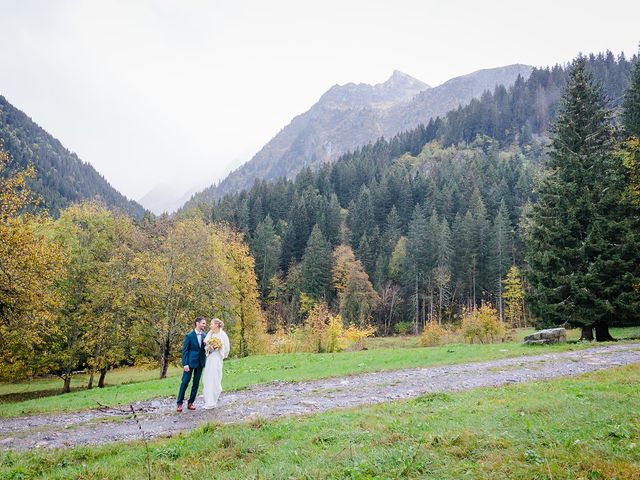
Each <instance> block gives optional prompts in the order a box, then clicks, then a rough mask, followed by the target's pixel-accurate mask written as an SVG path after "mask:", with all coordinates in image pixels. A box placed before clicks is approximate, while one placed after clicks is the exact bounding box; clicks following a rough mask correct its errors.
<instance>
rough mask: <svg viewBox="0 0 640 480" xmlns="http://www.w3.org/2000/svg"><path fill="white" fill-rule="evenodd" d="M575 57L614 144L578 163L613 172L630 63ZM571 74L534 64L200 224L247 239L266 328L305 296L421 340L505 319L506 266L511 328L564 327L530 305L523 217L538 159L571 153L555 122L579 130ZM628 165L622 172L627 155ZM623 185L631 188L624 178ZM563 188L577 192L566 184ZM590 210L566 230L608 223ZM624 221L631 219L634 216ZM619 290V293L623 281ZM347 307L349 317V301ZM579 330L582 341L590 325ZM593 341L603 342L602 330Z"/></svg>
mask: <svg viewBox="0 0 640 480" xmlns="http://www.w3.org/2000/svg"><path fill="white" fill-rule="evenodd" d="M576 62H578V63H579V65H581V66H582V67H581V68H583V69H584V70H585V72H586V73H585V75H587V76H588V79H587V80H584V82H585V84H586V85H587V86H588V88H589V89H594V91H597V92H598V94H597V98H594V99H593V102H594V104H597V109H599V110H598V111H602V112H606V115H605V117H603V118H602V119H601V124H600V125H598V126H597V128H601V129H605V130H606V132H607V133H606V135H607V136H608V137H607V138H610V140H608V141H607V142H605V143H604V144H603V145H600V146H598V147H597V148H596V147H594V148H596V149H595V150H594V151H588V152H585V153H584V155H583V154H581V155H582V156H586V157H590V156H592V155H595V154H598V155H600V154H602V155H605V156H607V158H615V161H616V162H617V165H622V163H623V162H624V160H623V159H622V157H624V156H625V155H624V154H623V153H621V151H625V147H621V145H622V143H623V142H624V139H626V138H627V137H628V136H629V135H630V132H634V126H633V125H634V122H637V120H633V118H634V117H633V115H634V114H632V113H629V112H632V111H634V109H635V108H637V105H638V103H637V99H636V98H634V97H633V95H634V93H633V92H634V91H636V90H637V85H636V84H635V83H633V82H634V81H635V82H637V76H638V73H637V72H638V67H637V65H638V62H637V57H636V56H634V57H633V58H632V59H631V60H627V59H625V57H624V56H623V55H620V56H618V57H617V58H616V57H615V56H614V55H613V54H612V53H611V52H607V53H606V54H599V55H590V56H588V57H580V58H579V60H576ZM634 65H636V67H635V68H634ZM574 68H575V62H574V64H571V65H567V66H565V67H561V66H555V67H553V68H546V69H534V71H533V72H532V74H531V77H530V78H529V79H527V80H524V79H521V78H520V79H518V80H517V81H516V83H515V84H514V85H513V86H512V87H511V88H509V89H505V88H504V87H502V86H498V87H496V89H495V91H494V92H493V93H489V92H486V93H485V94H484V95H483V96H482V97H481V98H480V99H478V100H474V101H472V102H471V103H470V104H469V105H468V106H466V107H460V108H458V109H457V110H454V111H452V112H450V113H449V114H448V115H446V116H445V118H442V119H440V118H437V119H434V120H432V121H431V122H429V124H428V125H426V126H419V127H418V128H416V129H414V130H412V131H408V132H405V133H402V134H399V135H397V136H396V137H394V138H392V139H389V140H385V139H380V140H379V141H377V142H375V143H374V144H370V145H366V146H363V147H362V148H360V149H358V150H357V151H355V152H352V153H349V154H346V155H344V156H343V157H341V158H340V160H339V161H337V162H336V163H334V164H331V165H325V166H324V167H322V168H320V169H319V170H318V171H315V172H314V171H311V170H309V169H307V170H305V171H303V172H301V173H300V174H299V175H298V176H297V177H296V178H295V180H293V181H289V180H286V179H281V180H280V181H277V182H275V183H270V184H267V183H265V182H256V184H255V185H254V187H253V188H252V189H250V190H249V191H244V192H241V193H238V194H235V195H227V196H225V197H224V198H222V199H220V200H219V201H217V202H216V203H215V204H213V205H200V206H199V209H200V211H201V212H202V216H203V218H204V219H205V220H206V221H213V222H223V223H227V224H229V225H232V226H233V227H234V228H236V229H238V230H239V231H241V232H243V234H244V235H245V238H246V239H247V241H248V243H249V245H250V247H251V252H252V255H253V256H254V258H255V261H256V274H257V277H258V285H259V289H260V296H261V300H262V303H263V306H264V308H265V310H266V312H267V318H268V325H269V329H270V330H275V329H277V328H278V326H281V325H285V326H287V327H288V326H290V325H296V324H299V323H300V322H302V321H303V313H302V312H304V305H301V303H302V304H304V302H305V301H306V299H307V297H310V298H311V299H312V300H313V301H316V302H317V301H322V302H326V304H327V305H328V306H329V307H330V308H331V309H332V310H334V311H339V312H341V313H342V315H343V317H344V320H345V321H347V322H355V323H359V324H363V323H368V322H369V321H373V322H374V324H375V326H376V328H377V329H378V331H379V333H381V334H389V333H392V332H393V331H394V329H395V331H407V330H409V329H412V330H413V331H414V332H417V331H418V330H420V329H421V328H423V327H424V326H425V325H426V324H428V323H429V322H434V321H435V322H437V323H439V324H440V323H443V322H444V323H447V322H456V321H458V320H459V318H460V314H461V313H462V312H463V311H464V310H470V309H474V308H476V307H480V306H481V305H482V304H483V303H488V304H491V305H493V306H494V307H495V309H496V310H497V311H498V313H499V315H500V317H501V319H502V320H504V319H505V299H504V298H503V292H504V288H505V280H506V278H507V275H508V272H509V271H510V270H511V269H512V268H514V270H512V274H513V275H514V278H516V279H518V281H519V283H520V287H519V288H521V289H522V290H523V292H524V293H526V294H527V295H528V299H529V301H528V302H527V303H526V305H523V308H522V309H521V313H519V314H518V318H512V319H510V320H509V322H510V323H511V324H512V326H518V325H523V324H524V323H525V322H529V323H535V324H539V325H552V324H559V323H563V321H562V318H559V317H555V318H552V317H551V316H547V315H541V313H542V312H543V311H544V309H541V308H536V306H535V303H536V302H535V301H534V299H535V298H537V297H536V295H535V294H534V290H535V289H536V286H535V285H534V283H535V281H536V280H535V279H534V278H533V277H532V278H529V275H528V273H527V272H528V265H529V260H530V259H529V258H528V257H527V249H526V240H527V238H526V236H527V233H526V227H527V225H528V224H531V223H532V222H534V219H535V217H536V215H537V214H539V212H538V213H536V211H535V209H533V208H534V205H536V203H537V202H538V201H539V195H540V193H541V192H540V190H539V188H540V186H541V185H542V184H544V179H545V178H547V176H548V175H549V171H550V169H556V168H558V167H557V166H553V167H552V166H551V165H554V164H553V163H548V157H551V158H554V155H555V156H557V157H558V158H559V159H560V160H558V161H557V162H558V163H557V165H560V164H561V163H562V162H563V161H566V157H567V155H569V154H572V152H567V151H566V147H563V148H565V150H564V151H563V150H562V148H561V147H560V144H561V143H562V142H564V141H565V139H564V138H558V136H559V135H560V134H561V129H560V128H559V127H558V126H559V125H561V124H562V122H574V121H577V120H576V119H573V118H562V116H564V117H570V114H571V113H572V112H571V111H569V110H570V109H571V108H572V107H571V105H570V101H571V99H570V98H568V96H569V95H570V92H568V90H567V89H566V88H565V85H566V84H567V83H570V75H571V72H572V69H574ZM633 72H635V73H633ZM592 77H593V78H592ZM632 77H633V80H631V84H630V79H631V78H632ZM629 85H630V86H629ZM587 86H584V88H585V89H587ZM625 89H626V91H627V93H626V96H625ZM563 91H564V92H565V97H566V98H564V100H562V99H561V96H562V93H563ZM625 98H626V101H623V100H624V99H625ZM563 108H564V109H565V110H562V109H563ZM594 108H596V107H594ZM559 110H560V111H561V115H560V114H559V113H558V111H559ZM620 112H623V113H622V114H620ZM621 122H622V123H624V126H622V123H621ZM586 128H587V127H585V129H586ZM589 128H596V126H594V125H589ZM563 135H568V136H569V137H571V138H570V140H571V141H572V142H578V143H579V142H580V141H581V140H580V138H574V137H575V136H580V135H582V136H583V137H584V138H582V141H585V138H590V137H585V136H586V135H590V133H585V132H568V133H566V132H565V133H564V134H563ZM632 142H633V141H631V143H628V142H627V143H625V145H627V146H628V145H633V143H632ZM629 155H631V154H629ZM629 155H627V157H629ZM631 157H632V155H631ZM631 157H629V158H631ZM563 159H565V160H563ZM626 162H627V164H628V165H631V164H632V163H633V160H627V161H626ZM574 168H577V166H576V165H573V166H571V167H570V169H571V170H572V171H573V169H574ZM580 168H586V167H584V166H583V165H580ZM602 168H605V167H604V166H603V167H602ZM606 168H610V166H609V167H606ZM596 172H598V177H597V178H591V179H590V180H589V181H591V182H595V181H596V180H597V181H602V180H603V178H604V177H606V175H605V174H604V173H603V172H604V170H602V169H598V170H596ZM623 173H624V172H623ZM623 173H620V172H618V173H617V174H616V175H618V176H620V175H623V176H624V175H626V176H627V177H629V175H633V173H632V172H631V170H627V171H626V173H624V174H623ZM572 175H576V176H577V175H578V171H574V172H573V173H572ZM612 175H613V174H612ZM636 175H637V173H636ZM612 178H614V177H613V176H612V177H611V179H612ZM619 178H620V179H623V177H619ZM636 178H637V177H636ZM571 180H572V181H573V182H577V181H578V180H577V178H573V179H571ZM566 181H567V179H565V182H566ZM581 181H582V182H583V184H581V185H580V188H581V189H584V190H582V191H581V192H584V193H586V192H587V190H588V189H589V188H590V185H589V184H588V183H584V182H586V181H587V180H585V179H583V180H581ZM623 182H624V183H625V184H626V185H629V184H630V183H629V182H630V179H629V178H626V180H625V179H623ZM607 187H608V186H607V185H605V187H603V188H607ZM562 188H567V189H569V190H571V189H575V188H576V187H575V185H570V184H563V186H562ZM627 188H628V187H627ZM621 189H623V187H622V186H621V185H616V189H615V190H611V191H615V192H617V193H619V194H620V196H621V197H622V196H624V195H625V194H624V193H623V191H622V190H621ZM623 190H624V189H623ZM581 192H579V191H573V195H574V196H575V197H576V198H571V197H568V198H571V200H572V201H573V200H577V199H579V198H580V195H581ZM625 198H626V197H625ZM591 201H594V202H595V201H596V199H591ZM627 203H628V202H627ZM556 208H558V206H556ZM593 208H595V207H593ZM593 208H591V207H589V208H585V211H584V212H582V214H583V215H584V216H586V217H585V218H583V219H580V221H581V222H583V223H585V225H583V226H582V227H581V228H582V229H583V230H584V231H582V232H580V233H578V232H571V233H573V234H575V235H579V236H581V237H584V236H588V235H589V233H587V230H588V229H590V228H591V225H590V224H588V222H587V221H586V218H589V216H591V215H605V216H608V215H612V214H613V212H611V211H609V209H608V208H609V207H607V208H605V207H604V206H601V208H604V209H605V210H604V211H601V212H598V211H596V210H594V209H593ZM629 208H631V209H633V207H629ZM532 209H533V210H532ZM589 209H590V210H589ZM619 214H620V215H623V214H622V213H619ZM624 216H628V217H630V218H632V219H634V220H637V218H638V217H637V210H633V211H631V210H630V211H627V212H626V214H624ZM538 221H540V218H538ZM565 221H568V219H565ZM627 223H629V222H627ZM625 229H626V230H625V231H626V232H627V234H628V236H627V237H626V238H625V240H624V242H625V244H626V245H627V246H628V247H629V249H632V248H633V245H636V243H635V242H636V241H637V235H635V234H634V231H633V228H632V227H631V225H625ZM635 232H636V233H637V232H638V230H635ZM529 243H532V242H529ZM545 248H551V246H550V245H545ZM582 253H583V254H584V252H582ZM531 254H532V255H533V256H535V255H534V254H535V252H531ZM627 255H631V256H633V255H632V253H628V254H627ZM346 259H348V260H346ZM637 260H638V259H637V258H633V259H632V258H626V260H625V262H626V263H625V267H624V268H627V267H629V268H631V267H632V266H633V265H634V264H633V262H634V261H636V263H635V265H636V266H637V265H638V262H637ZM345 261H346V262H348V263H349V265H350V267H349V268H350V270H351V271H352V272H353V274H352V277H351V278H349V279H347V281H346V284H347V285H348V287H347V288H343V287H338V286H337V285H336V284H335V281H334V282H332V268H333V269H334V270H335V268H340V267H339V266H340V264H342V263H344V262H345ZM618 267H619V268H623V267H622V266H621V265H619V266H618ZM585 268H587V267H585ZM548 273H549V272H548ZM625 273H626V271H625ZM525 274H526V275H525ZM617 274H622V270H620V271H618V272H617ZM628 275H629V276H634V275H637V272H634V273H632V272H629V273H628ZM333 276H335V275H333ZM624 281H625V285H627V288H629V287H628V286H629V285H631V283H632V280H631V279H630V278H626V279H625V280H624ZM630 282H631V283H630ZM594 287H595V285H594ZM573 288H577V287H575V286H574V287H573ZM589 288H592V287H589ZM636 297H637V295H635V296H634V294H633V293H632V292H628V295H627V296H626V297H625V298H627V300H628V301H629V302H631V303H629V305H631V304H633V303H634V302H635V301H637V298H636ZM632 298H633V299H634V300H633V301H631V299H632ZM611 301H612V300H611V299H607V300H606V302H611ZM354 304H357V305H359V308H353V307H351V306H350V305H354ZM301 307H303V308H301ZM607 308H608V309H609V314H608V315H609V318H608V320H607V322H608V324H611V325H619V324H625V323H626V322H631V321H637V318H636V317H635V316H634V315H633V314H632V313H630V312H628V311H627V312H626V313H625V314H624V315H621V314H619V312H617V311H616V313H615V314H613V311H614V307H613V306H611V305H608V306H607ZM559 310H560V311H561V310H562V309H559ZM547 313H548V312H547ZM580 317H581V318H582V320H578V319H576V320H575V322H576V323H577V324H578V325H583V324H585V323H586V324H588V325H589V326H591V320H590V319H589V317H590V314H589V313H588V312H582V313H580ZM632 318H634V320H631V319H632ZM408 323H410V326H409V325H408ZM584 334H585V336H586V337H587V338H589V337H590V333H589V331H588V330H587V329H586V328H585V331H584ZM601 336H602V338H606V337H607V333H606V331H605V330H602V331H601ZM599 338H600V337H599Z"/></svg>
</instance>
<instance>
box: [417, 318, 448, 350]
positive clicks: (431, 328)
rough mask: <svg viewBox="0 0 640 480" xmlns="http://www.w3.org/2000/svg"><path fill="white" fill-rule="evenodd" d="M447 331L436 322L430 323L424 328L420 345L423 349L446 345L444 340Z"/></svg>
mask: <svg viewBox="0 0 640 480" xmlns="http://www.w3.org/2000/svg"><path fill="white" fill-rule="evenodd" d="M446 335H447V331H446V330H445V329H444V328H443V327H442V326H441V325H438V324H437V323H436V322H429V323H427V325H426V326H425V327H424V330H423V331H422V335H421V336H420V345H422V346H423V347H435V346H436V345H440V344H441V343H444V342H443V340H444V339H445V338H446Z"/></svg>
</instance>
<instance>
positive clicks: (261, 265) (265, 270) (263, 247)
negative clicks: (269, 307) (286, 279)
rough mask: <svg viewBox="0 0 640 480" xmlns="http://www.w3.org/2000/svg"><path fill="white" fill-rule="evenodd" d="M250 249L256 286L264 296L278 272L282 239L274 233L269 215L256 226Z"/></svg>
mask: <svg viewBox="0 0 640 480" xmlns="http://www.w3.org/2000/svg"><path fill="white" fill-rule="evenodd" d="M251 249H252V253H253V256H254V258H255V260H256V264H255V269H256V275H257V277H258V287H259V288H260V294H261V295H262V297H263V298H264V297H265V296H266V294H267V289H268V287H269V282H270V280H271V278H273V276H274V275H276V273H277V272H278V266H279V262H280V255H281V254H282V240H281V238H280V236H279V235H278V234H277V233H276V230H275V228H274V225H273V221H272V220H271V216H270V215H267V216H266V217H265V219H264V220H263V221H262V222H260V223H259V224H258V226H257V227H256V231H255V233H254V235H253V240H252V242H251Z"/></svg>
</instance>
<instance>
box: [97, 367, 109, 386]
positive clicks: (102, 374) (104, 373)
mask: <svg viewBox="0 0 640 480" xmlns="http://www.w3.org/2000/svg"><path fill="white" fill-rule="evenodd" d="M106 376H107V367H104V368H103V369H101V370H100V378H98V388H104V377H106Z"/></svg>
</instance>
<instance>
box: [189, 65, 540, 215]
mask: <svg viewBox="0 0 640 480" xmlns="http://www.w3.org/2000/svg"><path fill="white" fill-rule="evenodd" d="M532 70H533V67H531V66H528V65H523V64H513V65H507V66H503V67H496V68H489V69H482V70H477V71H475V72H471V73H469V74H466V75H462V76H459V77H455V78H452V79H450V80H448V81H446V82H444V83H443V84H441V85H439V86H436V87H430V86H429V85H427V84H426V83H424V82H422V81H420V80H417V79H415V78H413V77H411V76H410V75H407V74H406V73H403V72H400V71H398V70H395V71H394V72H393V73H392V75H391V76H390V77H389V78H388V79H387V80H386V81H385V82H382V83H378V84H375V85H369V84H364V83H359V84H355V83H347V84H345V85H334V86H332V87H331V88H329V90H327V91H326V92H325V93H324V94H322V95H321V96H320V99H319V100H318V101H317V102H316V103H315V104H314V105H313V106H311V108H310V109H309V110H307V111H306V112H303V113H301V114H299V115H296V116H295V117H294V118H293V119H292V120H291V122H290V123H289V124H288V125H286V126H285V127H283V128H282V129H281V130H280V131H279V132H278V133H277V134H276V135H275V136H274V137H273V138H272V139H271V140H270V141H269V142H267V143H266V144H265V145H264V146H263V147H262V148H261V149H260V150H259V151H258V152H257V153H256V154H255V155H254V156H253V158H251V160H249V161H248V162H246V163H244V164H243V165H241V166H240V167H238V168H237V169H236V170H234V171H233V172H231V173H230V174H229V175H228V176H227V177H226V178H224V179H223V180H222V181H220V182H218V183H217V184H215V185H211V186H210V187H208V188H206V189H205V190H203V191H201V192H199V193H197V194H196V195H194V196H193V197H192V198H191V200H189V202H187V204H185V206H184V207H183V208H188V207H189V206H190V205H193V204H195V203H199V202H205V203H207V202H210V201H212V200H214V199H217V198H220V197H222V196H224V195H225V194H226V193H233V192H239V191H241V190H244V189H247V188H250V187H251V185H252V184H253V183H254V182H255V181H256V180H259V179H260V180H275V179H276V178H279V177H286V178H293V177H294V176H295V175H296V174H297V173H298V172H300V170H302V168H304V167H311V168H317V167H318V166H320V165H322V164H323V163H325V162H332V161H335V160H337V159H338V157H339V156H340V155H342V154H344V153H346V152H348V151H352V150H354V149H355V148H358V147H360V146H362V145H366V144H367V143H371V142H373V141H375V140H377V139H378V138H380V137H385V138H390V137H392V136H393V135H395V134H397V133H400V132H402V131H405V130H408V129H410V128H415V127H416V126H417V125H419V124H421V123H422V124H426V123H427V122H428V121H429V119H430V118H433V117H436V116H442V115H444V114H445V113H447V112H448V111H450V110H452V109H455V108H457V107H458V106H461V105H465V104H467V103H469V102H470V101H471V100H472V99H473V98H477V97H479V96H480V95H481V94H482V93H483V92H484V91H486V90H492V89H493V88H494V87H495V86H496V85H498V84H503V85H505V86H509V85H510V84H512V83H514V82H515V81H516V79H517V78H518V76H523V77H527V76H528V75H529V74H530V73H531V71H532Z"/></svg>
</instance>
